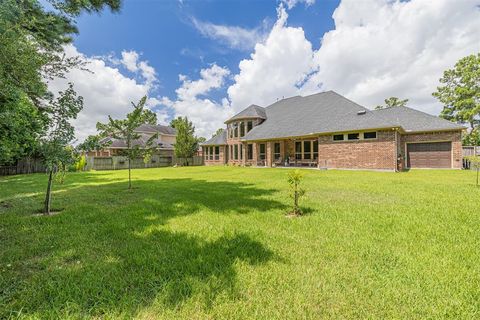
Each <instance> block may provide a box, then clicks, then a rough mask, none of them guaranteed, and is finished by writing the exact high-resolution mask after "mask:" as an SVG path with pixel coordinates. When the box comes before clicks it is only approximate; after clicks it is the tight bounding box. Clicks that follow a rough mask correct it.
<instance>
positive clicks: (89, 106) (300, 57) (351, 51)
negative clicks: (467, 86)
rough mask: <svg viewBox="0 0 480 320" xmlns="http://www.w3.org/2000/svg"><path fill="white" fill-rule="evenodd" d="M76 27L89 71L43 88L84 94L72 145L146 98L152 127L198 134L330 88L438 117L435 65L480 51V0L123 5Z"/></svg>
mask: <svg viewBox="0 0 480 320" xmlns="http://www.w3.org/2000/svg"><path fill="white" fill-rule="evenodd" d="M77 22H78V27H79V30H80V34H79V35H78V36H77V37H76V38H75V41H74V43H73V45H71V46H68V47H66V52H67V54H68V55H77V56H80V57H82V58H83V59H84V60H85V61H87V62H88V63H89V69H90V70H91V71H93V73H88V72H83V71H80V70H73V71H72V72H71V73H70V74H69V75H68V76H67V79H64V80H62V79H57V80H55V81H53V82H51V83H50V89H51V90H52V91H53V92H56V91H58V90H61V89H62V88H64V87H65V84H66V82H67V81H71V82H73V83H74V84H75V88H76V90H77V91H78V93H79V94H80V95H82V96H83V97H84V101H85V105H84V110H83V111H82V112H81V113H80V115H79V117H78V119H77V120H76V121H74V125H75V127H76V129H77V136H78V138H79V140H82V139H84V138H85V137H86V136H87V135H88V134H94V133H95V124H96V122H98V121H100V122H105V121H106V120H107V117H108V115H111V116H112V117H114V118H122V117H124V116H125V114H126V113H128V112H129V111H131V105H130V101H138V100H139V99H140V98H141V97H142V96H143V95H148V97H149V100H148V107H149V108H151V109H152V110H154V111H155V112H157V117H158V121H159V123H168V122H169V121H170V120H171V119H172V118H173V117H177V116H188V117H189V119H190V120H192V121H193V123H194V124H195V126H196V129H197V130H196V132H197V134H198V135H201V136H205V137H210V135H211V134H212V133H213V132H215V131H216V130H217V129H218V128H220V127H223V126H224V124H223V122H224V121H225V120H226V119H227V118H229V117H231V116H232V115H234V114H235V113H237V112H239V111H241V110H242V109H244V108H246V107H248V106H249V105H250V104H252V103H255V104H258V105H261V106H268V105H269V104H271V103H273V102H275V101H276V100H277V99H281V98H282V97H289V96H293V95H308V94H313V93H317V92H321V91H326V90H334V91H336V92H338V93H339V94H342V95H344V96H346V97H347V98H349V99H351V100H353V101H355V102H357V103H359V104H361V105H363V106H365V107H368V108H374V107H375V106H376V105H378V104H382V103H383V101H384V99H386V98H388V97H391V96H395V97H399V98H401V99H409V102H408V106H409V107H412V108H415V109H418V110H421V111H424V112H428V113H430V114H434V115H438V114H439V112H440V111H441V109H442V105H441V104H440V103H439V102H438V101H437V100H436V99H435V98H434V97H432V92H434V91H435V89H436V87H437V86H438V85H439V81H438V80H439V78H440V77H441V76H442V74H443V71H444V70H446V69H448V68H452V67H453V65H454V64H455V62H456V61H458V59H460V58H462V57H464V56H466V55H470V54H474V53H477V52H479V51H480V32H478V30H480V0H460V1H451V0H435V1H426V0H410V1H400V0H397V1H396V0H362V1H359V0H278V1H267V0H265V1H225V0H224V1H213V0H195V1H191V0H182V1H178V0H172V1H156V0H148V1H147V0H125V1H124V2H123V6H122V9H121V12H120V13H117V14H112V13H110V12H108V11H105V12H103V13H102V14H100V15H97V14H93V15H86V14H84V15H82V16H80V17H79V18H78V19H77Z"/></svg>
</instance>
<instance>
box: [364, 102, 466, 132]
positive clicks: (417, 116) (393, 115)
mask: <svg viewBox="0 0 480 320" xmlns="http://www.w3.org/2000/svg"><path fill="white" fill-rule="evenodd" d="M373 112H374V113H375V114H377V115H380V116H381V117H383V118H385V119H388V120H389V121H392V122H394V123H397V124H398V125H399V126H401V127H402V128H403V130H405V131H406V132H419V131H435V130H440V131H441V130H455V129H459V130H460V129H463V128H465V127H463V126H461V125H459V124H456V123H453V122H451V121H448V120H445V119H441V118H439V117H435V116H433V115H431V114H428V113H425V112H422V111H418V110H415V109H411V108H408V107H391V108H385V109H380V110H374V111H373Z"/></svg>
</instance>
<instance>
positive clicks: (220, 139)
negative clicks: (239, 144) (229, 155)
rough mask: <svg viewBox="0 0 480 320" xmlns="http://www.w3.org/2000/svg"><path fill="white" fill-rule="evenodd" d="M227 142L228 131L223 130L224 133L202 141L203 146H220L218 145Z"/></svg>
mask: <svg viewBox="0 0 480 320" xmlns="http://www.w3.org/2000/svg"><path fill="white" fill-rule="evenodd" d="M226 144H227V131H226V130H223V131H222V133H220V134H218V135H216V136H214V137H212V138H210V139H209V140H207V141H205V142H204V143H202V146H215V145H217V146H218V145H226Z"/></svg>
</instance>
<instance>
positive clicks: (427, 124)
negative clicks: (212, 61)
mask: <svg viewBox="0 0 480 320" xmlns="http://www.w3.org/2000/svg"><path fill="white" fill-rule="evenodd" d="M359 112H360V113H362V114H359ZM265 113H266V120H265V121H264V122H263V123H262V124H261V125H259V126H256V127H254V128H253V129H252V130H251V131H250V132H249V133H247V134H246V135H245V137H244V138H243V139H242V140H245V141H251V140H264V139H275V138H285V137H298V136H308V135H311V134H318V133H333V132H345V131H354V130H367V129H381V128H395V127H401V128H403V129H404V130H405V131H407V132H414V131H433V130H460V129H462V128H464V127H462V126H460V125H458V124H455V123H452V122H450V121H447V120H444V119H440V118H438V117H435V116H432V115H429V114H426V113H423V112H421V111H417V110H414V109H410V108H406V107H404V108H398V107H397V108H388V109H383V110H373V111H372V110H369V109H367V108H365V107H362V106H361V105H359V104H357V103H355V102H353V101H351V100H349V99H347V98H345V97H343V96H341V95H339V94H338V93H336V92H333V91H327V92H322V93H317V94H313V95H310V96H306V97H301V96H296V97H291V98H287V99H283V100H280V101H277V102H275V103H273V104H272V105H270V106H268V107H266V108H265Z"/></svg>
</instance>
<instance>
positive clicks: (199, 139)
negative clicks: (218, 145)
mask: <svg viewBox="0 0 480 320" xmlns="http://www.w3.org/2000/svg"><path fill="white" fill-rule="evenodd" d="M205 141H207V138H205V137H198V138H197V142H198V143H204V142H205Z"/></svg>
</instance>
